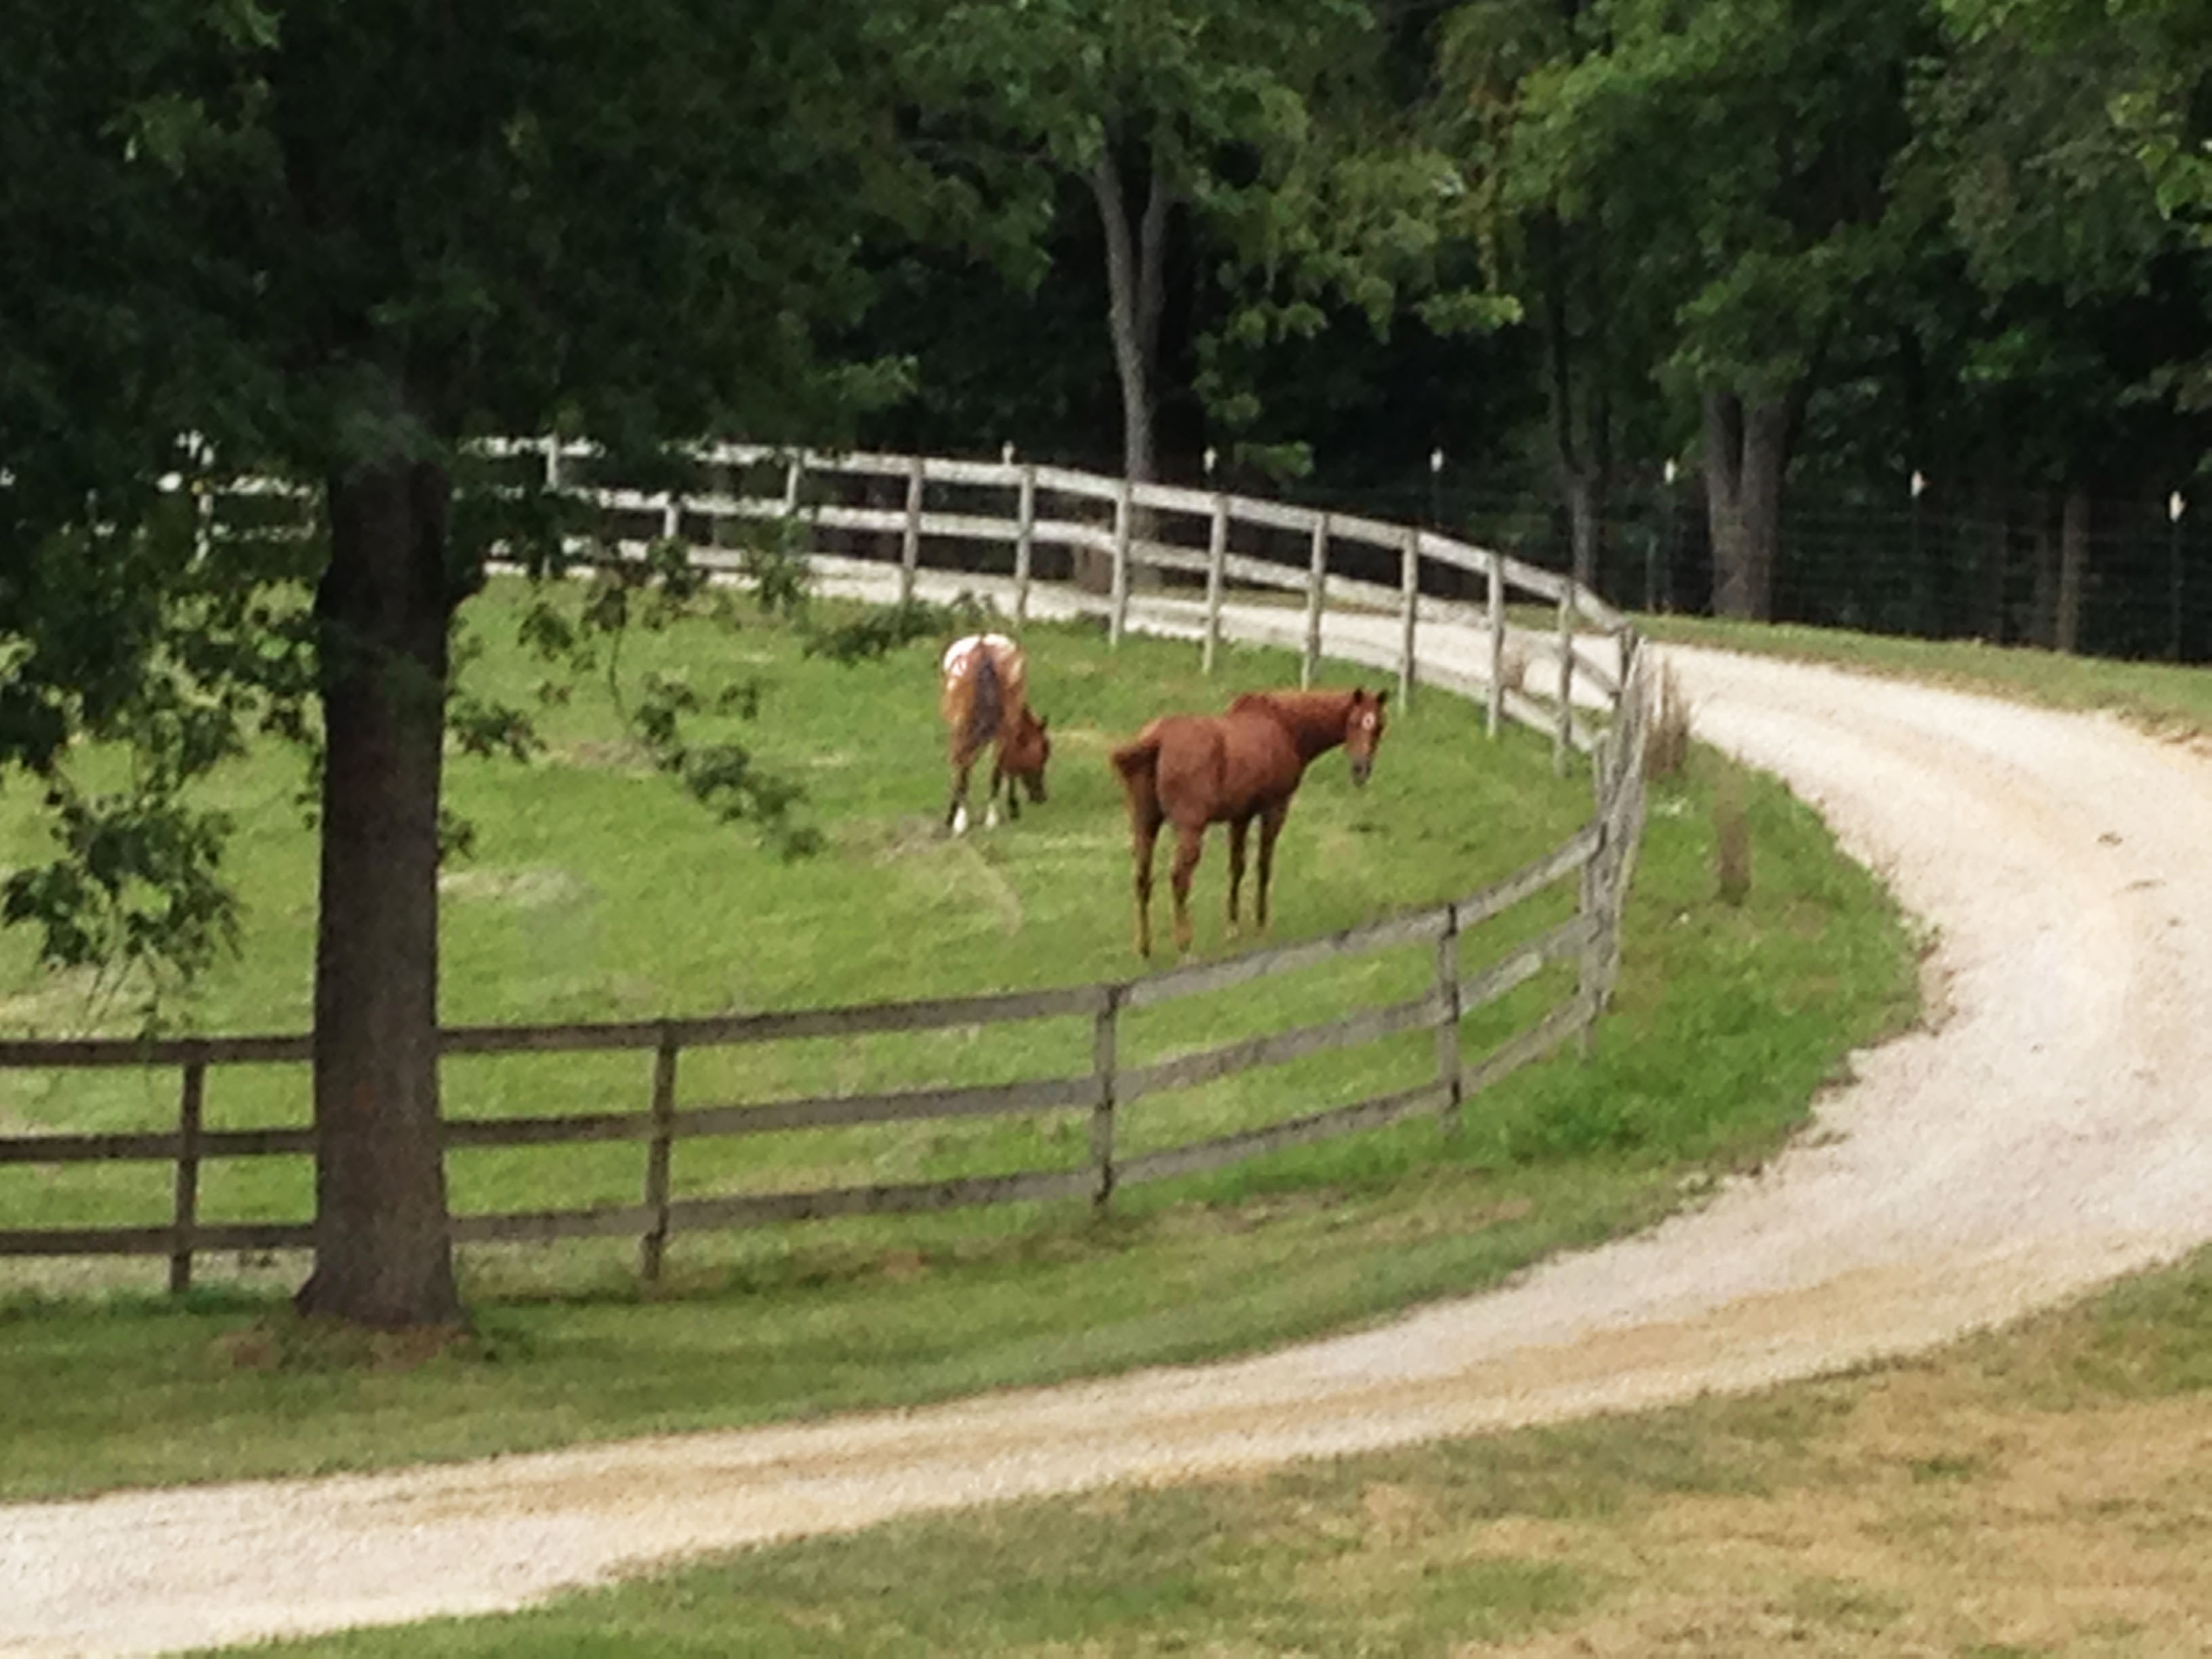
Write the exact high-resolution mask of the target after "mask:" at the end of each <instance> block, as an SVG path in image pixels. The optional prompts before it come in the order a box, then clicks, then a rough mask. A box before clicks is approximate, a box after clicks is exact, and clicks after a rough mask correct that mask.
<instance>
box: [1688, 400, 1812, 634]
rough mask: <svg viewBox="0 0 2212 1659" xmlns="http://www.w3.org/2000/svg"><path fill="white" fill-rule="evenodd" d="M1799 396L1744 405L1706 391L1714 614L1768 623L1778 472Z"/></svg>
mask: <svg viewBox="0 0 2212 1659" xmlns="http://www.w3.org/2000/svg"><path fill="white" fill-rule="evenodd" d="M1799 401H1800V397H1799V394H1797V393H1794V392H1793V393H1791V394H1789V395H1785V396H1781V397H1767V398H1758V399H1755V400H1753V401H1751V402H1748V403H1747V402H1746V400H1745V399H1744V398H1742V397H1741V396H1740V395H1738V394H1737V393H1735V392H1706V393H1705V511H1706V516H1707V520H1708V522H1709V523H1710V524H1711V529H1712V540H1713V614H1714V615H1715V616H1717V617H1737V618H1740V619H1742V620H1746V621H1752V622H1767V621H1771V619H1772V617H1773V615H1774V565H1775V558H1776V552H1777V550H1778V548H1779V547H1780V545H1781V541H1782V475H1783V473H1784V471H1786V470H1787V468H1788V467H1789V465H1790V438H1791V435H1792V433H1793V431H1794V430H1795V428H1796V418H1797V407H1798V404H1799Z"/></svg>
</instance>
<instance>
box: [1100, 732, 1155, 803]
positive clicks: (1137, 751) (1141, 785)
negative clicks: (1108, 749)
mask: <svg viewBox="0 0 2212 1659" xmlns="http://www.w3.org/2000/svg"><path fill="white" fill-rule="evenodd" d="M1107 758H1108V759H1109V760H1110V761H1112V762H1113V763H1114V770H1115V772H1116V773H1117V774H1119V775H1120V776H1121V789H1122V793H1125V794H1127V796H1128V798H1129V802H1130V805H1137V804H1138V803H1139V802H1140V801H1145V800H1148V799H1156V798H1157V795H1158V776H1157V769H1158V766H1159V762H1160V734H1159V732H1158V730H1157V729H1156V727H1155V726H1146V728H1145V729H1144V730H1143V731H1141V732H1138V733H1137V735H1136V736H1135V737H1134V738H1131V739H1130V740H1129V741H1128V742H1127V743H1125V744H1122V745H1121V747H1120V748H1119V749H1116V750H1114V751H1113V752H1112V753H1111V754H1110V755H1109V756H1108V757H1107Z"/></svg>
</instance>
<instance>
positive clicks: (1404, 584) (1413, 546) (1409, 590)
mask: <svg viewBox="0 0 2212 1659" xmlns="http://www.w3.org/2000/svg"><path fill="white" fill-rule="evenodd" d="M1398 562H1399V569H1398V586H1399V590H1400V592H1399V603H1400V606H1401V610H1402V611H1403V613H1404V615H1403V623H1404V628H1405V639H1404V641H1403V642H1402V643H1401V646H1400V647H1399V653H1398V706H1399V707H1400V708H1406V707H1407V706H1409V705H1410V704H1411V703H1412V702H1413V629H1414V627H1415V626H1416V624H1417V623H1418V622H1419V617H1420V609H1421V532H1419V531H1418V530H1408V531H1407V532H1406V548H1405V551H1404V552H1403V553H1401V555H1400V556H1399V561H1398Z"/></svg>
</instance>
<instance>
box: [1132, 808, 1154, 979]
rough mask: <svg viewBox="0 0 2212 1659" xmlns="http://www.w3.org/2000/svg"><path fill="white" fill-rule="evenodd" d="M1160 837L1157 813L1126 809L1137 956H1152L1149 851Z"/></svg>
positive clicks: (1150, 861)
mask: <svg viewBox="0 0 2212 1659" xmlns="http://www.w3.org/2000/svg"><path fill="white" fill-rule="evenodd" d="M1159 836H1160V816H1159V814H1158V812H1157V811H1146V810H1145V809H1144V808H1141V807H1139V806H1135V805H1132V806H1131V808H1130V809H1129V854H1130V858H1131V859H1132V860H1133V863H1134V865H1135V873H1136V893H1137V954H1138V955H1139V956H1140V957H1148V956H1150V955H1152V848H1153V847H1154V846H1155V845H1156V844H1157V843H1158V841H1159Z"/></svg>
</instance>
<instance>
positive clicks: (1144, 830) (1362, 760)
mask: <svg viewBox="0 0 2212 1659" xmlns="http://www.w3.org/2000/svg"><path fill="white" fill-rule="evenodd" d="M1388 697H1389V692H1387V691H1376V692H1372V693H1370V692H1369V691H1367V690H1364V689H1362V690H1357V691H1254V692H1249V693H1247V694H1246V695H1245V696H1241V697H1239V698H1237V701H1236V702H1232V703H1231V704H1230V705H1229V712H1228V713H1227V714H1164V715H1162V716H1161V717H1160V718H1159V719H1158V720H1154V721H1152V724H1151V725H1149V726H1146V727H1145V729H1144V730H1143V731H1141V732H1139V733H1138V734H1137V736H1136V738H1135V740H1134V741H1133V742H1131V743H1127V744H1123V745H1122V746H1121V748H1119V749H1116V750H1115V751H1114V756H1113V759H1114V769H1115V771H1116V772H1118V773H1119V774H1120V775H1121V791H1122V793H1124V794H1125V795H1127V797H1128V798H1129V833H1130V836H1131V842H1132V846H1131V852H1132V853H1133V855H1134V857H1135V860H1136V866H1137V867H1136V876H1137V953H1138V954H1139V956H1147V957H1148V956H1150V955H1152V848H1153V846H1154V844H1155V843H1156V842H1157V841H1158V838H1159V833H1160V825H1161V824H1163V823H1172V824H1174V825H1175V828H1176V856H1175V867H1174V870H1173V872H1172V875H1171V879H1172V882H1173V885H1174V888H1175V939H1176V950H1177V951H1186V952H1187V951H1189V949H1190V878H1191V872H1193V871H1194V870H1196V869H1197V868H1198V859H1199V854H1200V852H1201V851H1202V850H1203V848H1204V847H1205V842H1206V826H1207V825H1208V824H1210V823H1226V824H1227V825H1228V826H1229V926H1230V929H1231V932H1234V931H1236V928H1237V888H1238V887H1239V886H1240V885H1242V884H1243V879H1244V832H1245V830H1246V829H1249V828H1250V827H1251V823H1252V820H1253V819H1255V818H1257V819H1259V821H1260V881H1259V890H1258V894H1257V896H1256V902H1255V905H1254V907H1253V913H1254V916H1255V920H1256V921H1257V922H1258V924H1259V926H1260V927H1261V930H1262V931H1265V929H1266V928H1267V878H1268V875H1269V873H1270V872H1271V871H1272V869H1273V865H1274V860H1275V837H1276V836H1278V835H1279V834H1280V833H1281V831H1282V828H1283V820H1284V819H1285V817H1288V816H1289V814H1290V810H1291V796H1292V795H1294V794H1296V793H1297V788H1298V781H1299V780H1300V779H1301V778H1303V777H1304V775H1305V770H1306V768H1307V766H1308V765H1310V763H1312V761H1313V760H1314V758H1315V757H1316V756H1318V755H1323V754H1326V753H1328V750H1332V749H1334V748H1335V747H1336V746H1337V745H1338V744H1343V745H1344V748H1345V751H1346V753H1347V754H1348V755H1349V756H1350V757H1351V759H1352V782H1353V783H1355V784H1364V783H1365V782H1366V781H1367V775H1368V773H1369V772H1370V770H1371V769H1373V767H1374V765H1375V748H1376V744H1379V743H1381V742H1382V741H1383V702H1384V700H1385V699H1386V698H1388Z"/></svg>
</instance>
